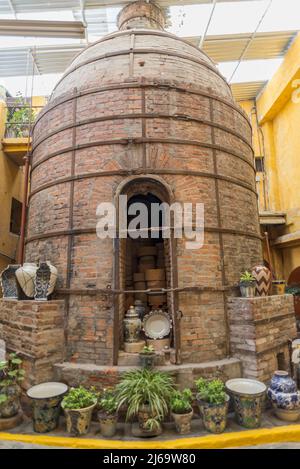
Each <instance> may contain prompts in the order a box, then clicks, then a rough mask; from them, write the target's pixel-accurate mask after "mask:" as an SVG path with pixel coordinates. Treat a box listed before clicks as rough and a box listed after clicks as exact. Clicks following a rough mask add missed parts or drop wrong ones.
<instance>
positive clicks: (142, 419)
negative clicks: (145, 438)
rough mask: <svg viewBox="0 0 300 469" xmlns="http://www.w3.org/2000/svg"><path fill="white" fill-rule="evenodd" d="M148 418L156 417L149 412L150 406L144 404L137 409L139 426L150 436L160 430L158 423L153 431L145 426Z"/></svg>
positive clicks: (158, 432) (157, 433)
mask: <svg viewBox="0 0 300 469" xmlns="http://www.w3.org/2000/svg"><path fill="white" fill-rule="evenodd" d="M150 418H156V415H154V414H153V413H152V412H151V409H150V406H148V405H145V404H144V405H143V406H141V407H140V408H139V411H138V422H139V427H140V429H141V430H142V431H143V433H145V434H149V435H151V436H153V435H154V434H155V435H159V434H160V433H161V432H162V428H161V424H160V423H159V427H158V428H157V429H156V430H155V431H154V432H153V431H151V430H149V429H148V428H147V426H146V423H147V421H148V420H149V419H150Z"/></svg>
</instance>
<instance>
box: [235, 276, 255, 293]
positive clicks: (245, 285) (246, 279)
mask: <svg viewBox="0 0 300 469" xmlns="http://www.w3.org/2000/svg"><path fill="white" fill-rule="evenodd" d="M239 286H240V290H241V295H242V297H243V298H253V297H254V296H255V290H256V280H255V278H254V277H253V275H252V273H251V272H248V270H246V271H245V272H243V273H242V274H241V277H240V283H239Z"/></svg>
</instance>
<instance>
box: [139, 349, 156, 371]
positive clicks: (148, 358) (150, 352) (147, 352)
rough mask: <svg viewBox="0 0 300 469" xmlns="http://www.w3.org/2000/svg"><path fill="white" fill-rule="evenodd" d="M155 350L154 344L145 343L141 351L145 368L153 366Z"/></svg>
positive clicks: (141, 358) (142, 363)
mask: <svg viewBox="0 0 300 469" xmlns="http://www.w3.org/2000/svg"><path fill="white" fill-rule="evenodd" d="M155 356H156V355H155V351H154V348H153V346H152V345H145V346H144V347H143V349H142V351H141V352H140V363H141V366H142V367H143V368H153V366H154V361H155Z"/></svg>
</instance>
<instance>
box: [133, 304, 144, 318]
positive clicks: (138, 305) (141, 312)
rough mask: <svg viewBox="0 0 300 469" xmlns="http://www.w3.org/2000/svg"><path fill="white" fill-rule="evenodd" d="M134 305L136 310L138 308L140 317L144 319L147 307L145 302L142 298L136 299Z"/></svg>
mask: <svg viewBox="0 0 300 469" xmlns="http://www.w3.org/2000/svg"><path fill="white" fill-rule="evenodd" d="M134 307H135V310H136V312H137V314H138V316H139V318H140V319H141V320H142V319H143V317H144V316H145V312H146V308H145V306H144V303H143V302H142V301H141V300H135V302H134Z"/></svg>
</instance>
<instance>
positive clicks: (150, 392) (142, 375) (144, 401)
mask: <svg viewBox="0 0 300 469" xmlns="http://www.w3.org/2000/svg"><path fill="white" fill-rule="evenodd" d="M173 392H174V382H173V379H172V377H171V376H170V375H168V374H167V373H164V372H161V371H155V370H149V369H147V368H143V369H141V370H133V371H129V372H127V373H126V374H125V375H124V376H123V377H122V379H121V381H120V382H119V383H118V384H117V386H116V397H117V401H118V408H119V409H120V408H121V407H122V406H127V415H126V419H127V420H128V419H131V418H132V417H135V416H136V415H137V414H138V412H139V410H141V409H142V407H143V406H149V408H150V414H151V416H152V417H154V418H156V419H158V420H162V419H163V417H164V416H165V415H166V414H167V413H168V411H169V404H170V400H171V396H172V394H173Z"/></svg>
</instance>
